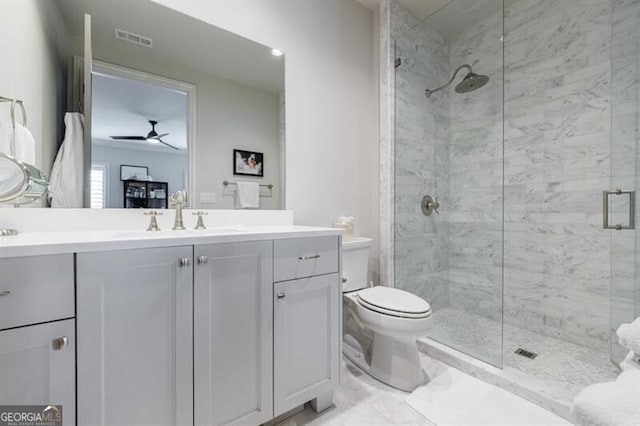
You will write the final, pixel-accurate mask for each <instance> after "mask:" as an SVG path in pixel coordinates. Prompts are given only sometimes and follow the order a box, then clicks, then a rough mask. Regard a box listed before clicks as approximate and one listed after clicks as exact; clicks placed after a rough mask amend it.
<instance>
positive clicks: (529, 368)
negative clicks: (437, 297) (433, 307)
mask: <svg viewBox="0 0 640 426" xmlns="http://www.w3.org/2000/svg"><path fill="white" fill-rule="evenodd" d="M434 318H435V321H434V323H435V326H434V328H433V330H432V331H431V332H430V336H429V337H430V338H431V339H433V340H435V341H436V342H440V343H444V344H446V345H447V346H450V347H452V348H454V349H456V350H458V351H460V352H463V353H466V354H471V355H475V356H478V358H480V359H483V360H485V361H487V362H489V361H496V360H497V361H499V359H500V350H501V349H502V353H503V354H504V355H503V356H504V358H503V368H502V369H501V370H498V369H491V368H485V372H486V371H489V372H491V371H493V372H495V375H497V376H500V379H504V380H507V381H510V382H511V383H512V384H514V385H517V386H510V387H508V388H509V389H510V390H511V391H517V390H518V388H520V389H524V390H525V391H532V392H533V393H537V394H538V396H539V397H540V398H541V399H538V400H535V399H536V398H535V395H532V397H527V396H525V395H524V394H521V393H519V392H518V393H519V394H521V396H525V397H527V399H530V400H535V402H536V403H540V402H543V403H544V400H546V401H547V402H548V403H549V404H550V405H549V406H547V405H544V406H545V407H546V408H548V409H552V410H553V411H555V412H557V413H562V415H564V416H568V414H567V413H568V409H569V407H570V406H571V403H572V401H573V398H574V397H575V395H576V394H577V393H578V392H579V391H580V390H581V389H583V388H584V387H585V386H587V385H589V384H592V383H599V382H607V381H613V380H615V378H616V377H617V375H618V374H619V369H618V367H617V366H615V365H614V364H613V363H611V362H610V361H609V355H608V354H606V353H602V352H598V351H595V350H592V349H588V348H585V347H583V346H579V345H575V344H572V343H567V342H564V341H561V340H558V339H554V338H550V337H546V336H542V335H540V334H537V333H532V332H529V331H526V330H522V329H520V328H517V327H512V326H509V325H507V324H505V325H504V342H503V347H502V348H501V345H500V336H501V335H502V333H501V327H502V325H501V324H500V323H498V322H495V321H491V320H489V319H486V318H484V317H480V316H477V315H473V314H469V313H467V312H463V311H461V310H458V309H455V308H444V309H441V310H439V311H438V312H436V313H434ZM428 340H429V339H421V341H419V346H420V347H421V349H422V350H424V351H425V352H426V353H427V354H430V355H432V356H436V357H437V358H438V359H443V360H445V361H446V362H448V363H450V364H451V365H454V366H456V367H458V368H461V369H463V370H464V371H466V372H470V373H473V374H474V375H477V376H479V377H480V375H481V373H480V372H479V371H478V370H473V369H471V370H470V369H467V368H463V366H462V365H460V364H457V363H455V362H453V363H452V362H450V361H451V359H450V358H448V357H445V358H442V357H441V356H439V355H440V354H441V353H442V352H443V351H446V350H447V349H446V348H444V349H440V348H438V346H442V345H435V344H431V343H429V342H428ZM517 348H524V349H527V350H530V351H533V352H536V353H537V354H538V356H537V357H536V358H535V359H533V360H532V359H528V358H525V357H522V356H520V355H516V354H515V353H514V351H515V350H516V349H517ZM436 352H440V353H438V354H436ZM461 359H464V357H461ZM484 378H486V374H485V377H483V379H484ZM494 383H496V382H494ZM500 383H502V382H500ZM501 386H502V384H501ZM554 407H555V408H554Z"/></svg>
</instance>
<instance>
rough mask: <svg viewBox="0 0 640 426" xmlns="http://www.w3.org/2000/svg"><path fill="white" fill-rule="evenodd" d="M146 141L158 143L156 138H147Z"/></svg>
mask: <svg viewBox="0 0 640 426" xmlns="http://www.w3.org/2000/svg"><path fill="white" fill-rule="evenodd" d="M147 142H149V143H160V141H159V140H158V138H147Z"/></svg>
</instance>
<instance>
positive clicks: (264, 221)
mask: <svg viewBox="0 0 640 426" xmlns="http://www.w3.org/2000/svg"><path fill="white" fill-rule="evenodd" d="M147 211H148V210H143V209H35V208H34V209H28V208H20V209H11V208H0V228H13V229H17V230H18V232H19V234H18V235H14V236H6V237H0V258H3V257H18V256H36V255H46V254H62V253H80V252H89V251H105V250H128V249H141V248H147V247H170V246H186V245H195V244H212V243H224V242H240V241H259V240H277V239H284V238H304V237H322V236H330V235H340V234H341V233H342V230H340V229H334V228H323V227H315V226H299V225H294V221H293V212H292V211H290V210H203V211H204V212H205V214H206V216H205V219H204V222H205V225H206V226H207V229H205V230H195V229H193V227H194V226H195V224H196V216H195V215H194V213H195V212H196V210H193V209H185V210H184V211H183V218H184V225H185V227H186V228H187V229H186V230H184V231H172V230H171V227H172V226H173V221H174V216H175V212H174V211H172V210H161V212H162V213H163V215H162V216H158V218H157V220H158V224H159V226H160V228H161V229H162V231H145V229H146V228H147V225H148V224H149V217H148V216H145V215H144V214H143V213H145V212H147Z"/></svg>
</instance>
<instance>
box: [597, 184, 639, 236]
mask: <svg viewBox="0 0 640 426" xmlns="http://www.w3.org/2000/svg"><path fill="white" fill-rule="evenodd" d="M611 195H615V196H620V195H627V196H629V224H628V225H622V224H616V225H611V224H610V223H609V197H610V196H611ZM602 210H603V212H602V225H603V228H604V229H615V230H617V231H622V230H623V229H635V228H636V191H623V190H621V189H616V190H615V191H602Z"/></svg>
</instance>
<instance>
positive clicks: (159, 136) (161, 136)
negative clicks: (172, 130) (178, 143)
mask: <svg viewBox="0 0 640 426" xmlns="http://www.w3.org/2000/svg"><path fill="white" fill-rule="evenodd" d="M165 136H169V133H163V134H161V135H158V136H156V138H158V139H160V138H164V137H165Z"/></svg>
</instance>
